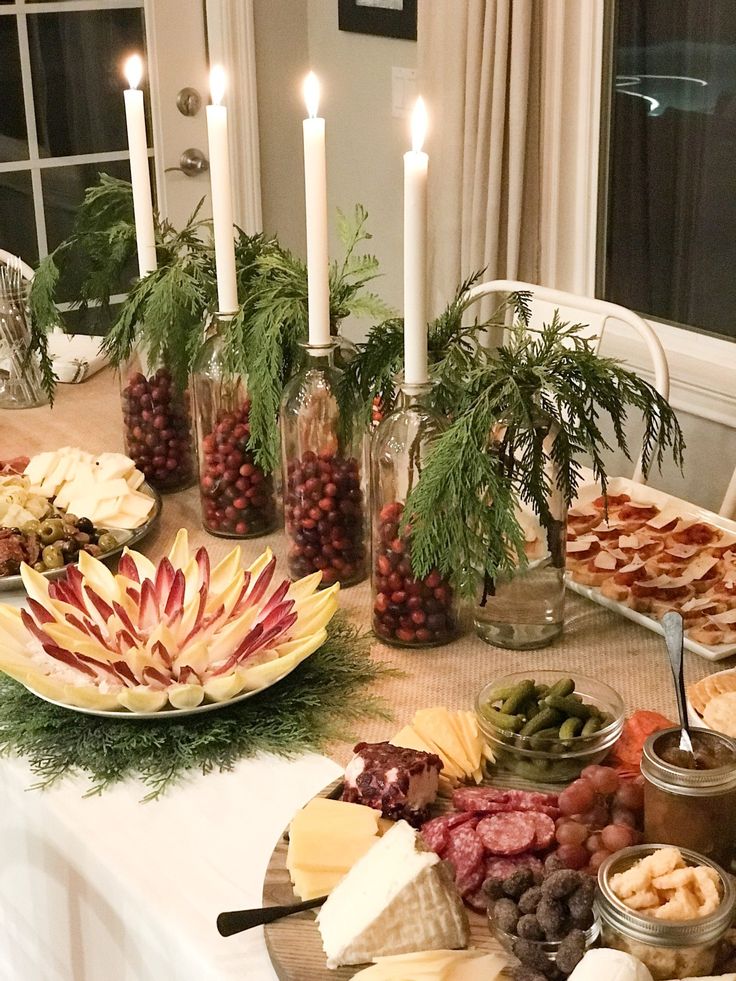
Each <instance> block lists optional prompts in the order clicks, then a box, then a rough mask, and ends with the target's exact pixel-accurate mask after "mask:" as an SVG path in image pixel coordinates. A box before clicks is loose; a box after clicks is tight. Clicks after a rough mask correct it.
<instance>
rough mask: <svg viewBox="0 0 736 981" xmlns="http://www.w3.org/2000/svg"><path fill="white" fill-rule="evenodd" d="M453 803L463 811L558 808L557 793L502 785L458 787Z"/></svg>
mask: <svg viewBox="0 0 736 981" xmlns="http://www.w3.org/2000/svg"><path fill="white" fill-rule="evenodd" d="M452 803H453V804H454V805H455V807H457V808H458V810H461V811H486V812H487V811H493V812H496V813H497V812H499V811H501V810H507V811H536V810H541V809H543V808H550V809H556V808H557V794H545V793H542V792H541V791H537V790H507V789H504V788H501V787H458V788H457V790H456V791H455V792H454V793H453V795H452Z"/></svg>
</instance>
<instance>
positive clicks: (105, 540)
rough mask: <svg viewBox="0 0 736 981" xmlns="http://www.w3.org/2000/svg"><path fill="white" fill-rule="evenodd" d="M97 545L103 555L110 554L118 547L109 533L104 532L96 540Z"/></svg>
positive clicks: (114, 538)
mask: <svg viewBox="0 0 736 981" xmlns="http://www.w3.org/2000/svg"><path fill="white" fill-rule="evenodd" d="M97 544H98V545H99V546H100V551H101V552H102V553H103V554H104V553H106V552H112V550H113V549H115V548H117V547H118V544H119V543H118V540H117V538H116V537H115V536H114V535H113V534H111V532H109V531H104V532H103V533H102V534H101V535H100V537H99V539H98V540H97Z"/></svg>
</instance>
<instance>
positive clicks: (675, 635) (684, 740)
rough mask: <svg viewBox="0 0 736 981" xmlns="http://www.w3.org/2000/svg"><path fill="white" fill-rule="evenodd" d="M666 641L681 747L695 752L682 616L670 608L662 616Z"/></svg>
mask: <svg viewBox="0 0 736 981" xmlns="http://www.w3.org/2000/svg"><path fill="white" fill-rule="evenodd" d="M662 629H663V630H664V641H665V644H666V645H667V653H668V655H669V658H670V667H671V668H672V677H673V678H674V681H675V694H676V695H677V711H678V713H679V715H680V749H681V750H682V752H683V753H690V754H692V753H693V743H692V739H691V738H690V726H689V724H688V719H687V702H686V701H685V679H684V677H683V651H682V638H683V626H682V617H681V616H680V614H679V613H676V612H675V611H674V610H670V611H669V612H668V613H665V615H664V616H663V617H662Z"/></svg>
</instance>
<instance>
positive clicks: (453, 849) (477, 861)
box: [445, 823, 485, 896]
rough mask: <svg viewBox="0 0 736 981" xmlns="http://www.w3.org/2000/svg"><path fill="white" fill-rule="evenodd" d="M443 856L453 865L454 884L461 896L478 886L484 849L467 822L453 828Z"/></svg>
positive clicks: (482, 872) (482, 866)
mask: <svg viewBox="0 0 736 981" xmlns="http://www.w3.org/2000/svg"><path fill="white" fill-rule="evenodd" d="M445 857H446V858H447V859H448V861H450V862H452V864H453V865H454V867H455V885H456V886H457V889H458V892H459V893H460V895H461V896H462V895H464V894H465V893H466V892H473V891H474V890H476V889H478V888H479V886H480V885H481V883H482V882H483V878H484V875H485V867H484V862H483V858H484V851H483V844H482V842H481V840H480V838H479V837H478V835H477V834H476V831H475V829H474V828H471V827H470V825H469V824H467V823H466V824H462V825H460V826H458V827H455V828H453V829H452V830H451V831H450V841H449V844H448V846H447V852H446V854H445Z"/></svg>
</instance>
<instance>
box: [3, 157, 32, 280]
mask: <svg viewBox="0 0 736 981" xmlns="http://www.w3.org/2000/svg"><path fill="white" fill-rule="evenodd" d="M0 243H1V245H0V247H1V248H3V249H7V251H8V252H12V253H13V255H19V256H20V257H21V259H23V261H24V262H27V263H29V265H34V264H35V263H36V261H37V260H38V241H37V239H36V219H35V216H34V212H33V191H32V190H31V175H30V174H29V172H28V171H27V170H26V171H19V172H17V173H7V174H6V173H4V174H0Z"/></svg>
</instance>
